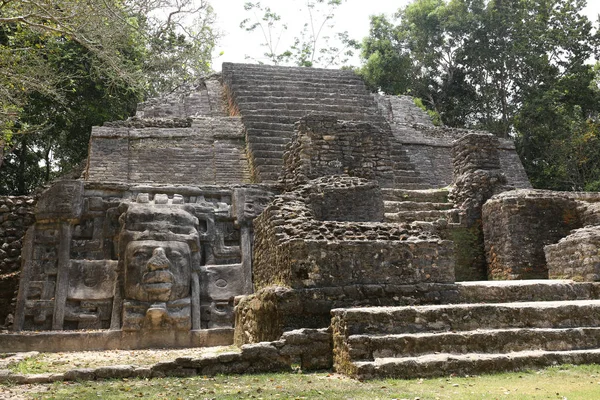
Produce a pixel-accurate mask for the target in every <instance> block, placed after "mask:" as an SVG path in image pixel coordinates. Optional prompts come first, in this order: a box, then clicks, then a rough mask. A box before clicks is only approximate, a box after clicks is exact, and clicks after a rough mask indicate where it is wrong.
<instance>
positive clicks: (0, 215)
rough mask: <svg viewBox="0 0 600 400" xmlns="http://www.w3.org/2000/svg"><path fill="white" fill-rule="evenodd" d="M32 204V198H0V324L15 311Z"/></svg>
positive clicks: (31, 214) (32, 221) (32, 220)
mask: <svg viewBox="0 0 600 400" xmlns="http://www.w3.org/2000/svg"><path fill="white" fill-rule="evenodd" d="M34 206H35V200H34V199H33V198H32V197H27V196H3V197H0V326H2V325H4V324H5V321H6V318H7V316H8V315H9V314H13V313H14V307H15V296H16V291H17V289H18V286H19V270H20V268H21V248H22V245H23V236H25V232H26V231H27V229H28V228H29V227H30V226H31V225H32V224H33V223H34V216H33V209H34Z"/></svg>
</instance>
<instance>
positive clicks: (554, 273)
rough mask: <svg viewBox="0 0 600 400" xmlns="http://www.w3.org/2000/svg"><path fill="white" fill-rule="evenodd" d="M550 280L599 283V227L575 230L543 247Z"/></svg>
mask: <svg viewBox="0 0 600 400" xmlns="http://www.w3.org/2000/svg"><path fill="white" fill-rule="evenodd" d="M544 253H545V255H546V261H547V263H548V275H549V278H550V279H573V280H576V281H584V282H598V281H600V226H587V227H585V228H582V229H576V230H575V231H573V232H572V233H571V234H570V235H569V236H566V237H564V238H562V239H561V240H560V241H559V242H558V243H556V244H551V245H547V246H545V247H544Z"/></svg>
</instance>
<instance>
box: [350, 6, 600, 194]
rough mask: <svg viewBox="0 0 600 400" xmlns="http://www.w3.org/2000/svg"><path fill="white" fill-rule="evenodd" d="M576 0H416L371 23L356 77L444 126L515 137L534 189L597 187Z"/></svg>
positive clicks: (598, 152)
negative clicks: (410, 102) (421, 108)
mask: <svg viewBox="0 0 600 400" xmlns="http://www.w3.org/2000/svg"><path fill="white" fill-rule="evenodd" d="M584 6H585V1H584V0H510V1H506V0H486V1H484V0H415V1H414V2H413V3H411V4H409V5H408V6H406V7H405V8H403V9H401V10H399V11H398V13H397V15H396V16H395V18H396V19H395V21H394V22H395V23H393V22H392V21H390V20H388V19H387V18H385V17H383V16H378V17H373V18H372V19H371V34H370V36H369V37H368V38H366V39H365V41H364V42H363V52H362V57H363V58H364V60H365V65H364V66H363V68H362V70H361V73H362V74H363V75H364V76H365V80H366V81H367V82H369V83H370V85H371V86H372V87H373V88H374V90H382V91H384V92H386V93H391V94H405V93H407V94H411V95H413V96H416V97H418V98H420V99H422V102H423V104H424V105H426V106H427V108H428V109H430V110H434V111H435V112H437V113H438V114H439V115H440V116H441V119H442V122H443V123H444V124H446V125H449V126H454V127H466V128H476V129H483V130H487V131H490V132H492V133H494V134H496V135H498V136H500V137H503V138H514V139H516V144H517V149H518V152H519V154H520V156H521V159H522V161H523V164H524V166H525V168H526V170H527V172H528V175H529V177H530V179H531V181H532V183H533V185H534V186H535V187H540V188H550V189H559V190H575V189H576V190H583V189H591V188H600V184H599V183H600V162H597V161H596V160H600V157H599V156H600V144H599V139H598V132H599V130H600V125H599V122H600V121H599V120H598V112H599V110H600V96H599V89H598V87H599V86H598V82H597V79H596V78H595V74H594V70H593V68H592V67H591V66H590V65H587V64H586V63H587V60H589V59H590V58H591V56H592V55H593V54H595V53H597V51H598V35H595V34H594V33H593V27H592V24H591V23H590V21H588V19H587V18H586V17H585V16H584V15H583V14H582V13H581V11H582V9H583V7H584Z"/></svg>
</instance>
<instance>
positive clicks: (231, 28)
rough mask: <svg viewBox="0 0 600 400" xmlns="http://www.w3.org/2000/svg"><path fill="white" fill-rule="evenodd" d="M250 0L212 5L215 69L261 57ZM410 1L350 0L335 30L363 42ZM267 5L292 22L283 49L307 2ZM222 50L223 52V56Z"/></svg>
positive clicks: (591, 3) (268, 1)
mask: <svg viewBox="0 0 600 400" xmlns="http://www.w3.org/2000/svg"><path fill="white" fill-rule="evenodd" d="M247 1H248V0H211V4H212V6H213V8H214V10H215V12H216V14H217V29H218V30H219V31H221V33H222V34H223V37H222V38H221V40H220V42H219V43H218V45H217V48H216V51H215V58H214V65H213V68H214V69H215V70H217V71H219V70H220V69H221V64H222V63H223V62H250V63H253V62H255V61H253V60H249V59H246V56H247V55H250V56H252V57H254V58H258V57H260V55H261V54H263V53H264V49H263V48H262V47H261V46H260V43H261V42H263V41H264V40H263V39H262V36H261V35H260V34H259V33H258V32H250V33H249V32H246V31H244V30H243V29H241V28H240V27H239V25H240V22H241V21H242V20H244V19H245V18H249V17H251V16H252V15H251V14H250V13H248V12H246V11H245V10H244V4H245V3H246V2H247ZM408 3H410V0H398V1H391V0H347V1H345V2H344V3H343V4H342V5H341V6H340V7H339V8H338V9H337V11H336V14H335V22H336V26H335V29H334V30H335V31H336V32H343V31H348V33H349V34H350V37H351V38H354V39H357V40H359V41H361V40H362V39H363V38H364V37H366V36H368V34H369V16H370V15H377V14H388V15H391V14H393V13H394V12H396V11H397V10H398V9H399V8H400V7H403V6H405V5H407V4H408ZM261 4H262V5H263V6H270V7H271V9H272V10H273V11H274V12H277V13H278V14H280V15H281V17H282V20H284V21H286V22H287V23H288V24H289V28H288V30H287V32H286V33H285V37H284V38H282V45H280V50H281V51H283V50H284V49H285V46H283V42H284V41H285V39H286V38H287V40H289V41H291V40H292V39H293V37H294V36H295V33H294V32H298V31H300V30H301V27H302V24H303V23H304V22H305V21H306V20H307V19H308V18H307V17H306V16H305V15H306V14H303V13H301V12H300V11H299V9H300V8H301V6H302V5H303V4H304V0H262V1H261ZM584 13H585V14H586V15H587V16H588V18H589V19H590V20H592V21H596V20H597V19H598V14H600V1H598V0H588V6H587V7H586V8H585V10H584ZM220 53H222V55H219V54H220ZM359 63H360V61H359V59H358V58H355V59H353V60H352V61H351V62H350V63H349V64H352V65H355V66H358V65H359Z"/></svg>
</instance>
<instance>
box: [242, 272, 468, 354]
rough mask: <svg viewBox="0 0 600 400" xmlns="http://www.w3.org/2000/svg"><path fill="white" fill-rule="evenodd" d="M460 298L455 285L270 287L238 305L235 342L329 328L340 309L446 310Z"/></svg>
mask: <svg viewBox="0 0 600 400" xmlns="http://www.w3.org/2000/svg"><path fill="white" fill-rule="evenodd" d="M458 298H459V297H458V291H457V286H456V285H454V284H436V283H422V284H418V285H408V284H407V285H392V284H372V285H359V284H357V285H349V286H334V287H326V288H312V289H290V288H284V287H280V286H270V287H266V288H263V289H260V290H258V291H257V292H256V293H254V294H252V295H250V296H241V297H240V298H238V299H236V308H235V309H236V322H235V342H236V343H237V344H244V343H258V342H260V341H265V340H276V339H277V338H279V337H280V336H281V335H282V334H283V333H284V332H286V331H289V330H294V329H298V328H324V327H327V326H329V324H330V323H331V315H330V310H332V309H334V308H344V307H365V306H374V305H377V306H403V305H418V304H445V303H455V302H457V301H458Z"/></svg>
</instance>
